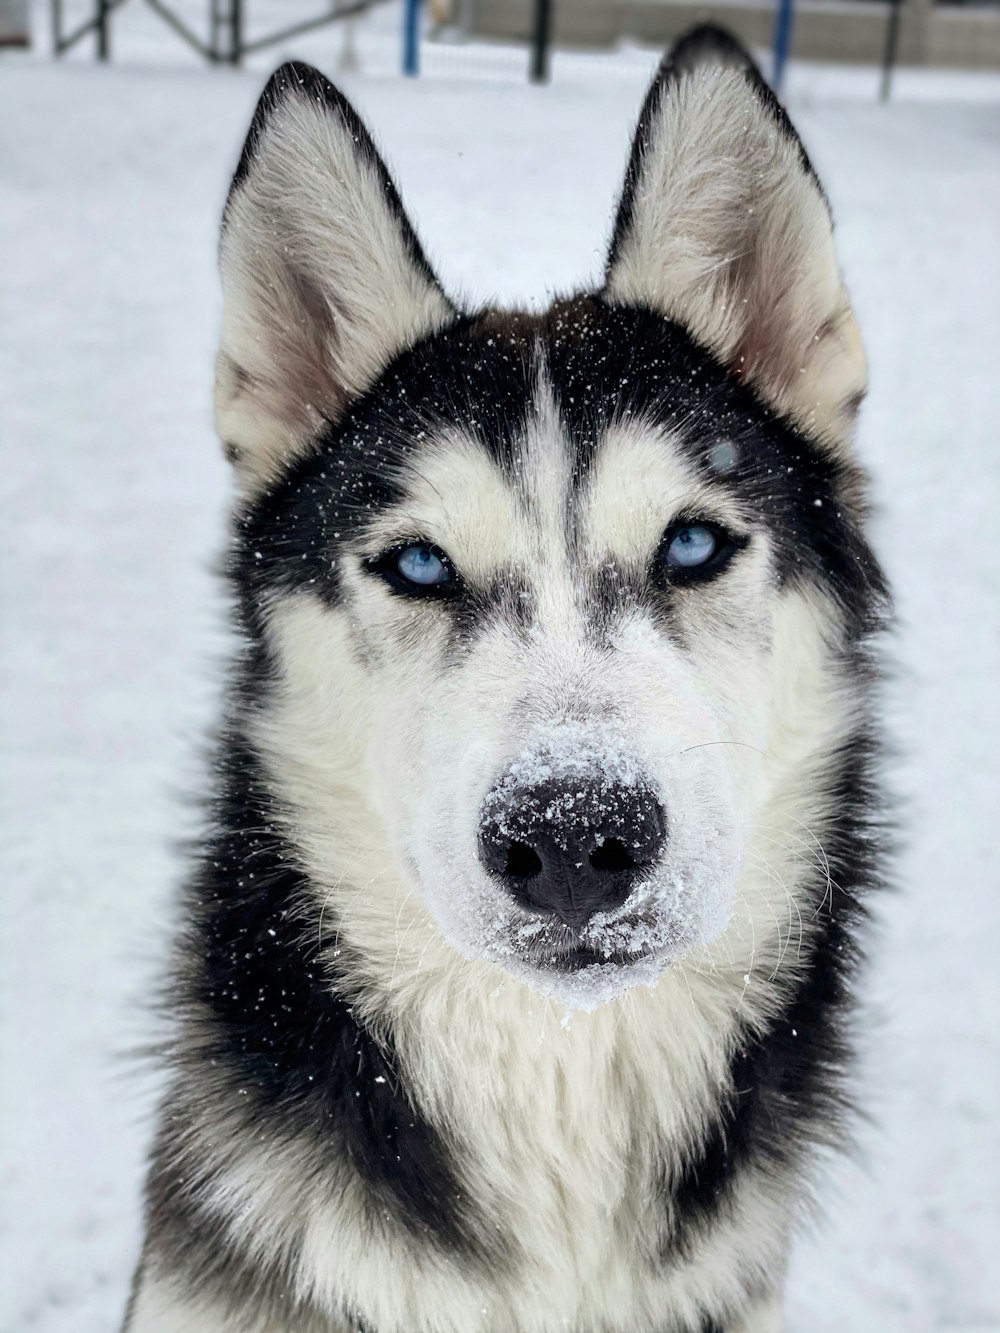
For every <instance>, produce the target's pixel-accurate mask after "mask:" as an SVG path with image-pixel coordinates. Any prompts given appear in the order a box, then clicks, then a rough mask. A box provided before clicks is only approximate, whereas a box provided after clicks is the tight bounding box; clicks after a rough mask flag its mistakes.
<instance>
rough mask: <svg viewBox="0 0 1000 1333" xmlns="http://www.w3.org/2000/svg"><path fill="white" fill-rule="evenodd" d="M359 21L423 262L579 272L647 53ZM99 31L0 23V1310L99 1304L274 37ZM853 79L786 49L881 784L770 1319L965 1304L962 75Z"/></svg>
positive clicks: (977, 172)
mask: <svg viewBox="0 0 1000 1333" xmlns="http://www.w3.org/2000/svg"><path fill="white" fill-rule="evenodd" d="M276 5H277V0H271V4H270V6H269V8H270V10H271V15H272V16H273V15H274V14H275V12H276ZM68 8H69V9H70V16H71V18H72V17H73V6H72V5H69V6H68ZM203 8H204V6H195V8H194V10H192V5H191V0H189V3H188V6H187V9H188V12H189V13H193V14H195V15H197V14H201V13H202V10H203ZM250 8H251V12H252V13H254V14H258V13H260V12H261V11H263V10H265V9H267V8H268V6H267V5H265V4H264V3H263V0H262V3H261V4H260V5H259V6H251V7H250ZM277 8H278V9H279V10H280V15H281V17H282V18H283V21H289V20H290V18H291V17H295V16H297V15H298V10H299V8H301V6H298V5H297V4H295V5H293V4H292V3H288V4H284V3H282V4H280V5H277ZM306 8H307V9H308V8H311V6H306ZM293 10H294V11H295V12H294V14H293V13H292V11H293ZM36 18H38V19H39V21H41V20H42V18H43V15H42V13H41V11H39V12H38V13H36ZM397 21H398V15H397V13H396V12H395V10H394V8H389V9H387V10H384V11H382V12H380V13H379V14H378V15H377V16H375V17H374V18H372V19H371V20H370V21H369V22H367V23H366V24H365V25H363V26H362V27H361V28H360V30H359V34H358V38H359V50H360V55H361V70H360V72H359V73H358V74H355V75H352V76H351V77H349V78H344V79H342V80H341V81H342V82H343V83H344V85H345V86H346V88H347V89H348V91H349V92H350V94H351V95H352V96H353V97H354V98H355V99H356V100H357V102H358V103H359V105H360V107H361V108H362V110H363V112H364V114H365V115H366V116H367V117H368V119H369V121H370V123H371V124H372V125H373V126H374V128H375V130H376V132H377V134H378V137H379V138H380V139H381V141H382V143H383V144H384V146H385V148H386V151H387V154H388V157H389V159H390V161H391V163H392V164H393V166H394V167H395V168H396V171H397V175H398V178H399V180H400V182H401V184H402V188H403V193H404V196H405V198H406V200H407V202H408V204H409V206H410V208H411V210H412V212H413V214H414V215H415V217H416V219H417V222H418V225H419V228H420V230H421V232H422V234H423V235H424V237H425V238H426V240H427V243H428V247H429V250H430V252H431V254H432V256H433V259H434V260H435V262H436V264H437V266H438V269H439V272H440V273H441V274H442V276H443V278H444V279H445V281H446V283H448V284H450V285H451V286H452V287H453V288H456V289H460V290H464V291H465V292H467V293H469V294H471V295H473V296H476V297H486V296H494V297H499V298H501V299H503V300H516V299H526V298H530V297H534V298H535V299H536V300H538V299H541V298H542V297H543V296H544V295H545V294H547V293H550V292H552V291H553V290H558V289H565V288H566V287H569V286H571V285H573V284H575V283H577V282H580V281H582V280H586V279H587V278H588V277H590V276H593V275H595V274H596V273H597V271H598V269H599V265H600V260H601V256H602V253H603V247H604V244H605V239H606V234H607V227H608V222H609V218H610V209H611V201H612V196H613V194H614V191H615V189H616V187H617V185H618V182H619V177H620V173H621V171H622V169H623V165H624V156H625V152H626V148H627V145H628V141H629V134H630V131H631V127H632V123H633V121H634V118H635V116H636V113H637V110H638V106H639V102H640V98H641V96H642V92H643V88H644V84H645V81H646V78H647V76H648V73H649V71H650V69H651V67H652V64H653V62H654V60H655V55H654V53H651V52H641V51H636V50H630V51H629V50H626V51H623V52H621V53H619V54H618V55H616V56H605V57H596V56H593V57H562V58H560V59H559V60H557V63H556V69H555V79H554V82H553V85H552V86H551V87H549V88H545V89H538V88H532V87H529V86H527V85H526V84H525V82H524V81H523V73H524V64H525V59H524V54H523V52H518V51H513V50H504V49H495V50H490V49H488V48H478V49H477V50H475V51H470V50H468V49H467V48H449V47H444V46H439V47H437V48H434V49H430V48H426V49H425V77H424V78H422V79H421V80H419V81H416V82H408V81H404V80H401V79H399V78H398V77H397V76H396V74H395V66H396V62H397V59H398V46H397V43H396V40H395V25H396V23H397ZM116 48H117V54H118V55H119V57H120V60H119V63H116V64H114V65H112V66H111V67H109V68H99V67H97V66H95V65H92V64H90V63H89V61H87V62H83V61H81V60H79V59H74V60H72V61H70V62H68V63H65V64H63V65H59V66H55V65H52V64H50V63H49V62H48V61H47V60H45V59H44V58H43V57H42V56H39V55H37V54H36V55H35V56H30V55H20V54H16V55H15V54H8V55H5V56H3V57H2V58H0V302H2V305H0V386H2V388H0V393H2V397H0V440H2V467H0V493H2V519H0V542H2V560H3V563H2V576H0V577H2V585H0V587H2V599H3V602H2V622H3V647H2V659H0V666H2V679H0V736H2V745H3V759H2V766H0V784H2V785H0V799H2V810H3V819H4V831H3V835H2V843H0V849H2V857H3V869H2V881H0V882H2V898H0V978H2V987H3V990H2V1024H0V1041H2V1050H0V1079H2V1082H0V1151H2V1163H0V1210H2V1212H0V1272H2V1277H0V1333H25V1331H26V1330H41V1331H42V1333H102V1331H103V1330H109V1329H113V1328H114V1327H115V1324H116V1320H117V1319H118V1317H119V1314H120V1311H121V1308H122V1305H123V1302H124V1297H125V1292H126V1286H127V1282H128V1277H129V1271H130V1268H131V1266H132V1263H133V1261H134V1259H135V1255H136V1247H137V1243H138V1239H139V1190H140V1182H141V1175H142V1158H143V1152H144V1148H145V1144H146V1141H147V1137H148V1132H149V1121H148V1108H149V1101H150V1095H151V1089H152V1084H151V1081H150V1077H149V1075H148V1074H145V1073H143V1071H142V1070H141V1069H137V1068H136V1067H135V1065H134V1063H133V1062H132V1060H131V1059H130V1058H129V1053H130V1051H131V1050H132V1049H133V1047H135V1046H136V1045H137V1044H138V1043H140V1042H141V1041H142V1040H143V1039H144V1038H145V1036H146V1035H148V1032H149V1031H150V1026H151V1025H150V1022H149V1019H148V1018H147V1015H146V1013H145V1011H144V1009H143V1002H144V997H145V996H147V994H148V991H149V985H150V979H151V977H153V976H154V975H155V974H156V968H157V966H158V964H159V962H160V960H161V958H162V954H163V941H164V930H165V927H166V926H167V924H168V922H169V920H170V906H169V904H170V895H171V890H172V887H173V885H174V883H175V881H176V877H177V873H178V870H177V866H178V861H177V857H176V853H175V850H174V840H175V839H176V838H177V837H178V836H179V835H180V834H182V833H183V832H184V830H185V828H186V826H187V820H188V814H187V811H186V809H185V804H184V796H185V793H186V790H187V789H189V788H190V787H192V786H193V784H194V783H195V782H196V780H197V775H198V771H199V768H198V738H199V736H200V734H201V732H202V729H203V727H204V725H205V723H206V721H207V719H208V718H209V717H210V716H211V710H212V707H213V704H214V701H215V691H216V682H217V679H218V670H217V667H218V662H219V660H220V658H221V655H222V653H223V651H224V635H223V631H222V627H221V605H220V598H219V595H218V590H217V588H216V586H215V583H214V582H213V578H212V576H211V573H210V564H211V562H212V559H213V557H214V556H215V555H216V553H217V552H218V551H219V549H220V546H221V542H222V533H223V521H224V514H225V509H226V501H227V485H228V481H227V475H226V468H225V466H224V465H223V462H222V460H221V457H220V454H219V449H218V447H217V444H216V442H215V440H214V438H213V435H212V430H211V425H210V418H209V396H210V373H211V362H212V355H213V343H214V337H215V331H216V320H217V313H218V304H217V303H218V294H217V287H216V278H215V238H216V224H217V220H218V214H219V210H220V207H221V203H222V199H223V196H224V192H225V188H226V184H227V181H228V177H229V173H230V172H231V170H232V167H233V164H234V161H235V157H236V154H237V151H238V148H239V145H240V142H241V138H242V134H243V132H244V130H245V128H246V124H247V122H248V120H249V117H250V114H251V111H252V108H253V104H254V100H255V97H256V95H257V93H258V92H259V89H260V86H261V82H262V72H263V71H264V70H266V69H267V68H269V67H270V66H272V65H273V64H275V63H277V61H278V59H279V58H281V57H283V56H284V55H286V54H289V52H288V51H285V50H278V51H275V52H272V53H270V54H268V55H265V56H263V57H260V58H257V59H256V60H255V61H254V62H253V68H251V69H250V70H247V71H243V72H233V71H230V70H217V71H209V70H208V69H206V68H204V67H202V66H200V65H198V64H196V63H195V62H194V61H193V60H192V59H190V58H189V57H187V56H186V55H185V53H184V52H183V50H182V49H181V48H180V47H179V46H177V44H176V42H175V39H174V38H173V37H172V36H171V34H170V33H169V32H168V31H167V30H166V29H165V28H163V27H162V26H161V25H159V24H158V23H157V21H156V20H155V18H153V17H152V16H151V15H150V14H149V13H148V12H147V11H146V10H145V9H143V8H142V7H140V6H138V5H130V6H128V7H127V8H126V9H125V10H124V11H122V12H121V14H120V16H119V20H118V22H117V24H116ZM339 48H340V36H339V34H337V33H335V32H333V31H328V32H323V33H320V34H319V35H317V36H314V37H312V38H310V39H308V40H303V41H300V42H298V43H296V44H295V46H294V48H291V49H292V50H294V53H295V54H301V55H304V56H305V57H306V58H308V59H312V60H313V61H314V62H315V63H317V64H320V65H321V66H323V67H324V68H326V69H327V70H329V71H331V72H332V71H334V69H335V66H336V61H337V56H338V51H339ZM874 88H875V76H874V74H873V73H872V72H871V71H847V72H844V71H832V70H809V69H805V68H793V70H792V77H791V106H792V111H793V114H794V116H795V118H796V120H797V121H798V123H799V124H800V126H801V128H802V131H803V133H804V136H805V138H806V140H807V142H808V144H809V147H810V149H811V151H812V153H813V156H814V158H815V160H816V162H817V165H818V167H819V169H820V172H821V174H822V175H823V177H824V178H825V180H826V182H827V183H828V185H829V189H830V194H831V197H832V199H833V203H834V206H835V210H836V212H837V215H838V218H839V235H840V242H841V247H842V252H843V255H844V259H845V265H846V270H847V273H848V276H849V279H850V282H851V285H852V289H853V292H854V295H855V297H856V303H857V306H858V309H859V311H860V316H861V322H862V326H863V328H864V329H865V332H866V335H867V343H868V348H869V352H870V358H871V363H872V391H871V396H870V399H869V401H868V404H867V406H866V408H865V411H864V415H863V424H862V431H861V443H860V448H861V451H862V454H863V456H864V458H865V461H866V463H867V464H868V466H869V467H870V469H871V471H872V473H873V475H874V478H875V484H876V489H877V493H878V496H879V498H880V501H881V505H882V509H881V512H880V514H879V518H878V545H879V547H880V550H881V552H882V554H883V556H884V559H885V562H886V564H887V566H888V568H889V570H890V572H891V574H892V576H893V578H894V581H895V584H896V589H897V593H898V600H899V611H900V629H899V634H898V638H897V643H896V647H895V654H896V656H897V658H898V661H899V664H900V670H899V673H898V678H897V679H896V681H895V683H894V685H893V688H892V697H891V700H890V714H891V719H892V725H893V730H894V733H895V735H896V737H897V738H898V740H899V743H900V746H901V757H900V758H899V759H898V760H897V761H896V762H895V763H894V766H893V776H894V782H895V785H896V786H897V788H898V789H899V790H900V791H901V792H903V793H904V794H905V795H906V796H907V797H908V799H909V802H910V811H909V815H908V817H907V819H906V821H905V838H904V849H903V853H902V857H901V861H900V866H899V872H900V873H899V883H900V892H899V893H898V894H897V895H895V896H893V897H891V898H890V899H887V900H886V902H885V903H884V904H883V908H882V912H881V919H882V927H881V940H880V942H879V945H878V948H877V951H876V956H875V960H874V964H873V966H872V969H871V976H870V985H869V990H870V992H871V1002H870V1010H869V1021H868V1024H867V1027H868V1032H869V1046H870V1055H869V1058H868V1061H867V1065H866V1074H865V1077H866V1080H867V1082H868V1085H869V1094H868V1103H869V1106H870V1107H871V1109H872V1111H873V1114H874V1116H875V1121H876V1123H875V1127H874V1128H873V1129H872V1130H871V1131H870V1132H869V1133H868V1134H867V1136H866V1150H867V1162H866V1164H865V1166H864V1167H863V1168H857V1167H840V1168H837V1169H836V1171H835V1174H834V1176H833V1177H832V1178H831V1185H830V1189H829V1191H828V1195H827V1205H828V1206H827V1221H826V1223H825V1225H824V1226H823V1228H822V1229H821V1230H819V1231H818V1232H817V1233H816V1235H815V1236H814V1237H810V1238H807V1239H805V1240H804V1241H803V1243H802V1245H801V1246H800V1248H799V1250H798V1252H797V1254H796V1256H795V1259H794V1263H793V1266H792V1272H791V1282H790V1305H789V1326H790V1329H791V1330H793V1333H845V1331H846V1333H931V1331H932V1330H933V1331H935V1333H944V1331H945V1330H964V1333H987V1331H989V1330H1000V1265H998V1263H997V1258H996V1256H997V1254H998V1253H1000V1216H998V1199H1000V1174H998V1173H1000V1166H998V1163H1000V1142H998V1128H997V1112H996V1104H997V1100H998V1096H997V1094H998V1070H1000V1062H998V1054H1000V1053H998V1031H1000V1025H998V1015H1000V994H998V982H997V976H998V969H997V967H996V963H995V958H996V954H997V934H998V930H1000V908H998V903H1000V872H998V869H997V867H998V865H1000V858H998V856H997V854H996V851H995V847H994V843H993V838H994V835H995V831H996V826H997V815H996V811H997V809H1000V801H998V783H997V778H996V759H995V754H996V749H997V742H998V740H1000V734H998V733H1000V728H998V705H997V702H996V701H997V686H996V682H997V680H998V679H1000V647H998V643H1000V632H998V631H1000V626H998V611H997V607H998V593H1000V543H998V542H997V541H996V540H995V537H994V533H995V525H996V518H997V513H998V501H1000V495H998V479H1000V446H998V434H997V421H998V419H1000V389H998V366H1000V262H998V258H997V256H998V249H1000V78H998V77H996V76H981V77H978V78H977V77H973V76H936V75H918V74H910V75H904V76H901V77H900V79H899V82H898V85H897V91H898V98H897V100H896V101H895V102H894V103H893V104H892V105H890V106H888V107H883V106H879V105H877V104H876V103H875V102H874V100H873V93H874ZM991 811H992V814H991ZM991 1255H992V1256H993V1257H992V1258H991Z"/></svg>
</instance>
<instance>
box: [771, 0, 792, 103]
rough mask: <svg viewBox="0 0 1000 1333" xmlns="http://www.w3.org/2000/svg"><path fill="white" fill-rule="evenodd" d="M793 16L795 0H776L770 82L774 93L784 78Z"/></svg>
mask: <svg viewBox="0 0 1000 1333" xmlns="http://www.w3.org/2000/svg"><path fill="white" fill-rule="evenodd" d="M794 18H795V0H778V12H777V14H776V15H775V19H774V74H773V77H772V79H771V83H772V85H773V87H774V91H775V92H776V93H778V92H780V91H781V85H782V83H783V82H784V80H785V65H786V64H787V63H788V52H789V48H790V47H791V45H792V23H793V21H794Z"/></svg>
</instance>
